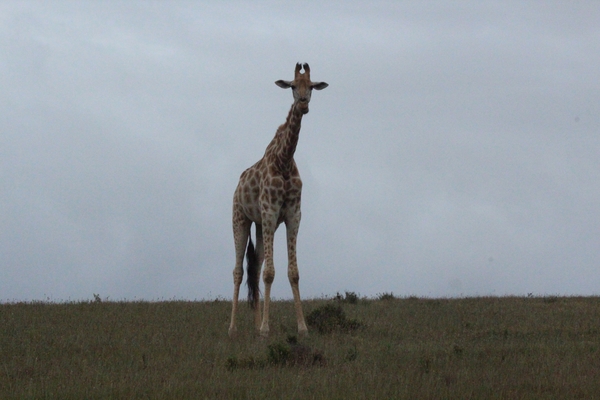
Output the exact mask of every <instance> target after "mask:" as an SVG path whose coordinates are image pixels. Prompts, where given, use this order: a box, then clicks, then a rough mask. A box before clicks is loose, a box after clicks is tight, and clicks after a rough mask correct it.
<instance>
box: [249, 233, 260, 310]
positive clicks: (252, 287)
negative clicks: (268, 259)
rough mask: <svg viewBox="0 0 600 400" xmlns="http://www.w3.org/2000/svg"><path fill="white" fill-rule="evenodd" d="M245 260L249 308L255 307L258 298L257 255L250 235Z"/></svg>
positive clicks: (258, 271)
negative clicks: (246, 263)
mask: <svg viewBox="0 0 600 400" xmlns="http://www.w3.org/2000/svg"><path fill="white" fill-rule="evenodd" d="M246 260H247V262H248V265H247V266H246V272H247V273H248V277H247V278H246V284H247V285H248V304H249V305H250V308H255V306H256V304H257V303H258V299H259V298H260V290H259V288H258V282H259V276H258V275H259V274H260V270H259V269H258V268H259V265H258V257H257V256H256V251H255V250H254V244H253V243H252V236H250V237H249V240H248V247H247V248H246Z"/></svg>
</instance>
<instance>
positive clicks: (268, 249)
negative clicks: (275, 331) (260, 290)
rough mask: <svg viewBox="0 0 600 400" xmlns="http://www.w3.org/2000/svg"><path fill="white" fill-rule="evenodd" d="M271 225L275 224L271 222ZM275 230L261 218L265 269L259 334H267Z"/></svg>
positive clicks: (273, 271) (273, 274)
mask: <svg viewBox="0 0 600 400" xmlns="http://www.w3.org/2000/svg"><path fill="white" fill-rule="evenodd" d="M273 226H275V225H274V224H273ZM274 232H275V230H274V229H273V228H272V227H271V226H270V225H269V226H265V223H264V220H263V246H264V258H265V269H264V271H263V282H264V284H265V299H264V305H263V315H262V324H261V325H260V335H261V336H262V337H267V336H269V306H270V304H271V284H272V283H273V280H274V279H275V265H274V263H273V235H274Z"/></svg>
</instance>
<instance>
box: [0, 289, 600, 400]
mask: <svg viewBox="0 0 600 400" xmlns="http://www.w3.org/2000/svg"><path fill="white" fill-rule="evenodd" d="M230 306H231V304H230V302H225V301H203V302H179V301H168V302H106V301H104V302H102V301H94V302H81V303H62V304H53V303H37V302H36V303H16V304H0V398H1V399H13V398H14V399H44V398H47V399H83V398H86V399H95V398H104V399H109V398H115V399H134V398H145V399H147V398H149V399H165V398H173V399H186V398H217V399H218V398H236V399H237V398H239V399H255V398H256V399H258V398H273V399H276V398H277V399H282V398H285V399H295V398H298V399H301V398H317V399H350V398H352V399H355V398H357V399H360V398H373V399H375V398H377V399H383V398H411V399H412V398H431V399H443V398H456V399H467V398H486V399H488V398H506V399H518V398H536V399H539V398H594V397H597V396H598V393H600V375H599V374H600V372H599V371H600V298H598V297H587V298H563V297H545V298H535V297H531V298H517V297H503V298H465V299H418V298H414V297H411V298H398V297H395V296H393V295H392V294H387V293H384V294H382V295H380V296H379V297H378V298H376V299H364V298H358V297H357V296H355V294H354V293H346V298H344V297H343V296H341V295H338V296H336V297H335V298H334V299H318V300H309V301H306V302H304V308H305V312H306V313H307V319H308V316H309V315H311V314H312V315H313V316H315V315H317V316H318V317H319V318H316V317H315V318H316V320H318V321H329V322H327V323H326V326H327V327H328V328H327V329H324V330H322V331H323V332H324V333H319V329H318V326H316V325H313V326H310V325H309V332H310V335H309V337H308V338H306V339H298V338H297V337H296V332H295V329H296V328H295V326H296V322H295V317H294V315H295V314H294V310H293V304H292V303H291V302H287V301H277V302H274V303H272V308H271V310H272V311H271V336H270V337H269V339H266V340H263V339H259V338H257V337H256V335H255V333H254V331H253V322H252V321H253V320H252V316H251V312H250V310H249V309H247V308H246V307H242V308H241V310H240V313H239V324H238V332H239V334H238V337H237V339H236V340H230V339H229V338H228V336H227V328H228V324H229V315H230ZM327 310H329V311H327ZM340 311H341V313H340ZM327 313H330V314H331V318H333V319H329V320H328V319H327V318H326V316H327V315H328V314H327ZM324 316H325V317H324ZM332 321H333V322H332ZM313 323H318V322H313ZM336 324H338V325H337V327H338V328H339V329H337V328H336Z"/></svg>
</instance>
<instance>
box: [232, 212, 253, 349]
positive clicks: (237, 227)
mask: <svg viewBox="0 0 600 400" xmlns="http://www.w3.org/2000/svg"><path fill="white" fill-rule="evenodd" d="M249 235H250V220H248V219H247V218H245V217H243V215H241V214H240V213H235V211H234V217H233V237H234V242H235V267H234V268H233V299H232V307H231V324H230V325H229V337H234V336H235V335H236V332H237V326H236V323H235V317H236V313H237V309H238V299H239V294H240V285H241V284H242V280H243V278H244V269H243V263H244V252H245V250H246V243H247V242H248V237H249Z"/></svg>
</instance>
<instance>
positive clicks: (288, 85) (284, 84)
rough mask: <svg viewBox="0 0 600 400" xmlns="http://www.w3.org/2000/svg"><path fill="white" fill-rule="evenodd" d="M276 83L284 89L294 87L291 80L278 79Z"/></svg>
mask: <svg viewBox="0 0 600 400" xmlns="http://www.w3.org/2000/svg"><path fill="white" fill-rule="evenodd" d="M275 84H276V85H277V86H279V87H280V88H282V89H289V88H291V87H292V82H290V81H283V80H281V79H280V80H278V81H275Z"/></svg>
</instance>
